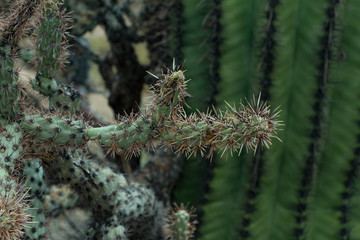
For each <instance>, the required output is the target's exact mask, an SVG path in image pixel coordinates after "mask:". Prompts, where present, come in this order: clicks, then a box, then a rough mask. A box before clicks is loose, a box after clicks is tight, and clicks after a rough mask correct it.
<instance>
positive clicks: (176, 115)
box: [22, 70, 279, 157]
mask: <svg viewBox="0 0 360 240" xmlns="http://www.w3.org/2000/svg"><path fill="white" fill-rule="evenodd" d="M185 90H186V81H185V76H184V73H183V71H182V70H177V71H175V70H173V71H171V70H169V71H168V73H166V74H163V75H162V77H161V79H160V81H159V82H158V83H157V84H156V85H155V86H154V87H153V89H152V92H153V94H154V101H153V103H152V104H151V105H150V106H149V107H148V108H147V109H146V110H145V112H144V113H140V114H138V115H133V114H132V115H129V116H125V117H123V119H122V120H121V121H120V122H119V123H118V124H116V125H109V126H105V127H99V128H92V127H89V128H86V124H85V123H84V122H82V121H72V120H70V119H61V118H59V117H55V116H47V117H45V116H41V115H27V116H26V117H25V121H23V123H22V126H23V127H24V129H25V130H26V132H28V133H29V134H31V135H33V136H34V137H36V141H43V142H48V141H51V142H52V143H54V144H60V145H68V144H75V145H83V144H85V143H86V141H88V140H97V141H99V142H100V143H101V144H103V145H105V146H108V147H110V149H111V150H113V151H121V150H124V151H126V152H127V153H128V155H132V154H137V153H138V152H139V151H140V150H142V149H149V148H151V147H153V146H154V145H155V144H156V143H160V144H162V145H166V146H170V147H173V148H174V149H176V150H177V151H179V152H183V153H186V154H189V155H191V154H193V153H196V151H198V150H199V151H200V152H201V154H203V153H205V152H206V150H207V149H208V150H209V151H208V154H207V157H211V156H212V153H213V151H214V150H215V149H216V148H217V149H219V150H221V151H222V152H223V153H225V152H227V151H228V150H230V151H236V152H240V151H241V150H242V148H243V147H244V146H245V147H246V149H253V150H256V148H257V146H258V144H259V143H261V144H262V145H264V146H266V147H269V145H270V139H271V138H272V137H275V135H274V133H275V131H276V129H277V127H278V126H279V123H278V122H277V121H276V120H275V118H276V117H277V115H278V113H275V114H271V112H270V109H269V107H268V106H266V105H265V104H263V103H260V99H258V100H257V101H256V100H255V98H254V101H253V102H254V103H253V104H252V105H251V106H249V107H245V106H244V105H242V104H241V107H240V108H239V109H236V108H235V107H231V106H230V105H229V108H228V109H227V111H225V112H219V113H218V114H217V116H211V115H210V114H203V113H201V114H199V115H197V114H192V115H190V116H186V114H185V113H184V110H183V108H182V103H183V102H184V99H185V97H186V96H188V94H187V93H186V91H185Z"/></svg>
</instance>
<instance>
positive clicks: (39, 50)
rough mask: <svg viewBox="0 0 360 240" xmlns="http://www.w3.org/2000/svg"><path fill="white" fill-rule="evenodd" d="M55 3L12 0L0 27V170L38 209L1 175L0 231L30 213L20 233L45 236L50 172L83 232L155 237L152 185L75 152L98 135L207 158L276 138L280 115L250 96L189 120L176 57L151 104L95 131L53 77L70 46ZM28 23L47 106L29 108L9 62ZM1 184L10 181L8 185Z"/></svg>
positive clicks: (126, 147)
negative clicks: (80, 217) (87, 220)
mask: <svg viewBox="0 0 360 240" xmlns="http://www.w3.org/2000/svg"><path fill="white" fill-rule="evenodd" d="M60 6H61V2H60V3H56V2H55V1H51V0H38V1H28V0H23V1H16V3H15V4H14V9H13V12H12V13H11V14H10V15H9V16H8V17H9V18H8V19H5V21H4V22H5V24H4V26H3V28H2V29H3V33H2V35H1V40H2V44H1V45H0V53H1V60H0V61H1V66H2V67H1V69H0V71H1V73H2V74H0V86H1V88H0V106H1V107H0V129H1V132H0V133H1V135H0V140H1V142H0V144H1V145H0V171H1V173H2V174H3V175H4V176H5V175H6V174H8V175H10V173H13V172H16V174H17V177H19V178H21V177H22V176H24V177H25V178H26V179H27V186H28V187H29V188H30V190H29V191H31V194H30V196H29V198H31V203H32V206H33V207H34V206H36V209H37V211H28V205H27V204H26V203H25V202H24V196H23V194H19V192H18V190H17V189H18V187H17V186H16V185H15V184H13V180H12V179H9V178H8V177H3V178H2V179H1V180H2V185H1V189H0V193H1V195H0V199H1V200H2V202H1V203H2V205H1V206H0V210H2V213H1V214H2V218H1V221H2V222H1V224H2V225H1V229H0V234H2V235H0V236H6V238H7V239H16V238H18V237H19V236H21V234H22V232H24V227H25V226H26V225H27V223H29V219H30V218H29V215H27V214H26V212H28V213H29V214H31V215H32V216H33V217H34V219H35V220H36V221H34V222H35V223H36V224H33V225H31V228H30V230H28V231H26V237H27V238H29V239H41V238H43V237H44V234H45V229H44V225H45V224H44V213H43V211H42V209H43V205H42V194H43V192H44V191H45V190H44V186H43V185H42V184H43V173H44V172H47V173H50V174H51V175H52V177H53V178H54V179H57V180H59V181H61V182H65V183H67V184H69V185H70V186H71V187H72V188H73V189H74V190H75V191H77V193H79V194H80V195H81V196H82V197H85V198H86V199H88V200H89V201H88V205H89V208H91V209H92V210H93V213H94V219H95V220H96V222H94V223H93V224H92V230H90V231H89V233H88V238H91V239H127V238H129V237H132V238H136V239H146V238H148V239H160V238H161V237H162V236H163V234H162V230H161V229H162V224H163V222H164V221H163V220H162V219H164V218H165V214H166V211H165V206H164V204H163V202H161V201H159V200H158V198H159V197H158V196H156V195H155V194H154V191H153V190H152V189H151V188H150V187H149V186H147V184H146V183H145V184H144V183H139V182H136V181H134V180H136V179H137V178H136V177H135V178H134V179H133V180H132V181H130V180H129V179H127V178H126V177H125V176H123V175H122V174H119V173H115V172H114V171H112V170H110V169H109V168H106V167H103V166H100V165H99V164H97V163H94V162H91V161H90V160H88V159H87V157H85V154H83V152H82V151H81V149H83V150H84V151H85V150H86V147H87V146H88V143H89V142H91V141H96V142H98V143H100V144H102V145H103V146H105V147H107V148H108V149H109V151H112V152H119V151H124V152H126V154H127V156H131V155H133V154H139V153H140V151H142V150H149V149H155V148H156V147H157V146H168V147H170V148H173V149H174V150H175V151H177V152H181V153H185V154H188V155H191V154H195V153H196V152H198V151H199V152H200V153H201V154H207V156H208V157H211V155H212V153H213V151H214V150H215V149H219V150H220V151H222V152H223V153H226V152H229V151H231V152H232V151H236V152H240V151H241V149H242V148H243V147H244V146H245V147H246V148H247V149H254V150H255V149H256V148H257V146H258V145H259V144H261V145H265V146H266V147H269V145H270V143H271V142H270V140H271V138H273V137H275V131H276V129H277V127H278V126H279V123H278V122H277V121H276V119H275V118H276V116H277V113H275V114H271V112H270V109H269V107H267V106H266V105H265V104H261V103H260V102H259V101H257V102H256V103H255V104H254V105H250V106H249V107H245V106H244V105H242V104H241V106H240V108H239V109H236V108H235V107H231V106H229V108H228V109H227V110H226V111H224V112H221V111H219V112H218V113H216V114H210V113H209V114H204V113H199V114H194V115H190V116H187V115H186V114H185V111H184V109H183V104H184V103H185V98H186V97H188V96H189V95H188V93H187V92H186V82H187V81H186V80H185V76H184V71H183V70H181V69H179V68H176V67H175V63H174V66H173V68H172V69H171V70H170V69H167V70H166V72H165V73H163V74H162V75H161V76H160V77H157V78H158V83H157V84H156V85H154V86H153V87H152V93H153V95H154V99H153V102H152V103H151V104H150V105H149V106H148V107H147V109H146V110H145V111H142V112H140V113H139V114H130V115H127V116H124V117H123V118H121V119H120V120H119V121H118V122H117V123H116V124H114V125H108V126H103V127H92V126H91V124H90V123H88V122H87V121H86V120H85V119H83V118H82V117H81V116H76V115H75V113H76V109H77V106H78V105H79V101H80V95H79V93H78V92H77V91H75V90H73V89H72V88H71V87H69V86H66V85H62V84H59V83H57V82H56V81H55V79H54V73H55V71H56V70H57V69H58V68H59V67H60V66H61V65H62V64H63V63H64V60H65V58H66V48H67V40H66V38H67V35H66V20H67V17H66V16H65V15H64V13H63V12H62V11H61V10H60ZM28 29H30V30H32V32H33V35H35V36H36V37H35V42H36V49H35V55H34V56H35V58H34V61H35V63H36V64H35V68H36V70H37V75H36V77H35V78H34V79H33V80H32V81H31V86H32V87H33V89H35V90H37V91H39V92H40V93H41V94H43V95H44V96H47V97H49V103H50V105H49V108H48V109H47V110H44V109H37V108H35V106H32V105H31V104H29V102H30V101H29V96H27V95H26V94H25V92H24V91H22V90H23V87H22V85H21V84H19V83H18V73H17V70H16V69H15V67H14V59H15V58H16V56H17V52H18V51H17V50H18V48H17V42H18V41H19V39H21V38H22V36H23V35H25V34H26V32H27V30H28ZM254 102H255V101H254ZM79 149H80V150H79ZM24 165H25V167H24ZM43 167H45V168H44V169H43ZM144 174H145V175H146V171H144ZM139 176H141V174H140V173H139V175H138V177H139ZM147 180H148V179H147ZM164 185H165V184H164ZM5 186H6V187H8V186H10V187H11V189H10V191H6V190H5V189H6V188H5ZM158 193H159V192H157V194H158ZM10 207H11V208H10ZM9 209H14V211H12V210H11V211H10V210H9ZM13 218H15V219H13ZM9 219H10V220H9ZM9 229H10V230H9ZM11 229H15V230H16V231H12V230H11Z"/></svg>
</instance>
